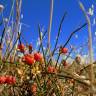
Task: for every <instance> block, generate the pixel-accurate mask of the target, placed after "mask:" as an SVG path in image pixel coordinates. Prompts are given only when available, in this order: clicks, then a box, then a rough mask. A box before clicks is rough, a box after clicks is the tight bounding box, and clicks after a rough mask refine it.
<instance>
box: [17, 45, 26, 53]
mask: <svg viewBox="0 0 96 96" xmlns="http://www.w3.org/2000/svg"><path fill="white" fill-rule="evenodd" d="M18 49H19V50H20V52H24V49H25V46H24V44H19V45H18Z"/></svg>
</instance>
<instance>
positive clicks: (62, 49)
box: [60, 48, 68, 54]
mask: <svg viewBox="0 0 96 96" xmlns="http://www.w3.org/2000/svg"><path fill="white" fill-rule="evenodd" d="M60 52H61V53H62V54H66V53H68V49H67V48H61V50H60Z"/></svg>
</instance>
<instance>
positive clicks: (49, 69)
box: [48, 66, 56, 73]
mask: <svg viewBox="0 0 96 96" xmlns="http://www.w3.org/2000/svg"><path fill="white" fill-rule="evenodd" d="M48 72H49V73H55V72H56V69H55V67H53V66H48Z"/></svg>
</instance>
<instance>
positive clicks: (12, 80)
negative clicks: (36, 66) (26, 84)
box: [6, 76, 16, 84]
mask: <svg viewBox="0 0 96 96" xmlns="http://www.w3.org/2000/svg"><path fill="white" fill-rule="evenodd" d="M6 83H7V84H15V83H16V78H15V77H13V76H6Z"/></svg>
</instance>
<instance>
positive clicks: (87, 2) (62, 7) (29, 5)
mask: <svg viewBox="0 0 96 96" xmlns="http://www.w3.org/2000/svg"><path fill="white" fill-rule="evenodd" d="M11 1H12V0H0V3H1V4H3V5H4V6H5V9H4V13H3V14H4V16H5V17H8V16H9V12H10V9H11V5H12V2H11ZM22 1H23V3H22V11H21V13H22V14H23V19H21V22H23V23H25V24H28V25H29V26H30V27H26V26H22V35H23V36H24V38H25V39H26V40H27V41H28V42H29V43H30V42H32V44H33V46H34V48H36V42H37V38H38V24H40V25H41V26H42V27H43V28H44V30H46V29H47V28H48V24H49V16H50V15H49V14H50V0H22ZM77 1H78V0H54V9H53V21H52V30H51V47H52V48H53V47H54V40H55V38H56V34H57V32H58V27H59V24H60V20H61V18H62V16H63V14H64V12H65V11H67V16H66V18H65V20H64V23H63V26H62V29H61V35H60V39H59V45H61V44H64V43H65V42H66V40H67V38H68V36H69V34H70V33H71V32H72V31H74V29H76V28H77V27H78V26H79V25H82V24H84V23H85V22H86V20H85V17H84V15H83V13H82V11H81V10H80V7H79V5H78V2H77ZM81 1H82V2H83V4H84V6H85V8H86V10H87V11H88V8H89V7H91V5H92V4H94V5H96V1H95V0H81ZM95 16H96V15H94V16H92V17H91V22H92V20H93V18H94V17H95ZM95 27H96V25H95V26H92V35H93V37H94V32H95V31H96V29H95ZM76 35H78V38H75V36H76ZM76 35H75V36H73V37H72V39H71V41H70V44H72V45H74V46H80V45H82V44H83V43H84V42H86V40H87V39H88V34H87V27H85V28H83V29H82V30H81V31H79V32H78V33H77V34H76ZM46 41H47V38H45V40H44V46H46ZM67 47H68V46H67ZM84 50H86V48H85V49H84ZM84 52H85V53H86V51H84Z"/></svg>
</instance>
